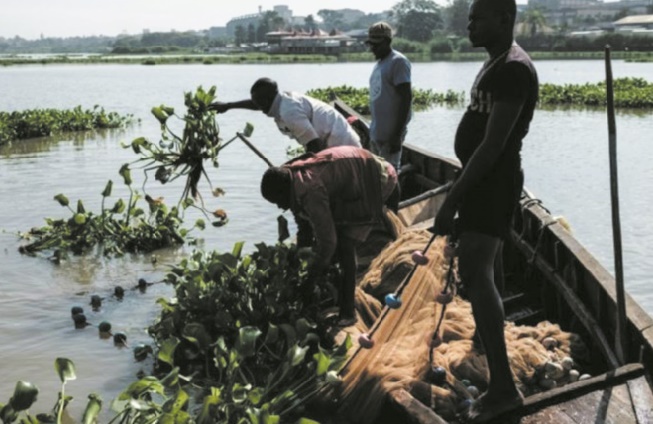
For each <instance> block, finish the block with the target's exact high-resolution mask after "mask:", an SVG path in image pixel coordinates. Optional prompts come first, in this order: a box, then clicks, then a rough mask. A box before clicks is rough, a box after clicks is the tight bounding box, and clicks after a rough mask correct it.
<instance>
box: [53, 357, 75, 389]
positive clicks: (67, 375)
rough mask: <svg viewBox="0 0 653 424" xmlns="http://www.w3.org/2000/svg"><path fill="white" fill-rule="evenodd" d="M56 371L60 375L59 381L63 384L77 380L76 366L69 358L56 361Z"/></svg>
mask: <svg viewBox="0 0 653 424" xmlns="http://www.w3.org/2000/svg"><path fill="white" fill-rule="evenodd" d="M54 369H55V370H56V371H57V374H59V379H60V380H61V382H62V383H65V382H67V381H71V380H76V379H77V375H76V374H75V364H74V363H73V361H71V360H70V359H68V358H57V359H55V360H54Z"/></svg>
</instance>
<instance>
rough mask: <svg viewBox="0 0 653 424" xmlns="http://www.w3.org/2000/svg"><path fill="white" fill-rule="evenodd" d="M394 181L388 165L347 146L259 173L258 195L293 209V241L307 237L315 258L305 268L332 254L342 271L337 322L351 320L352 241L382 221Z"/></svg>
mask: <svg viewBox="0 0 653 424" xmlns="http://www.w3.org/2000/svg"><path fill="white" fill-rule="evenodd" d="M396 184H397V174H396V173H395V170H394V167H393V166H392V165H390V164H389V163H387V162H386V161H384V160H383V159H382V158H380V157H378V156H376V155H374V154H372V153H370V152H369V151H367V150H364V149H361V148H357V147H352V146H337V147H332V148H329V149H325V150H322V151H320V152H319V153H316V154H307V155H304V156H301V157H299V158H296V159H293V160H291V161H290V162H288V163H286V164H284V165H283V166H280V167H271V168H269V169H268V170H267V171H266V172H265V174H264V175H263V179H262V181H261V194H262V195H263V197H264V198H265V199H266V200H268V201H269V202H271V203H274V204H276V205H277V206H279V207H280V208H281V209H284V210H285V209H290V210H291V211H292V212H293V214H294V215H295V218H296V219H297V221H298V234H297V241H298V245H299V246H300V247H302V246H303V245H304V246H306V245H310V244H311V242H312V245H313V250H314V252H315V261H314V263H313V264H312V266H311V269H310V274H311V275H312V276H314V277H319V276H320V275H321V274H322V273H323V272H324V271H325V270H326V269H327V268H328V266H329V264H330V263H331V259H332V258H333V256H334V255H336V257H337V260H338V263H339V264H340V269H341V271H342V287H341V288H340V290H339V291H338V293H339V294H338V304H339V306H340V315H339V319H340V320H339V325H340V326H349V325H353V324H354V323H355V322H356V315H355V311H354V306H355V305H354V292H355V289H356V245H357V244H359V243H360V242H362V241H364V240H365V239H366V238H367V236H368V235H369V233H370V231H371V230H372V227H373V226H374V225H375V224H378V223H379V222H382V214H383V206H384V203H385V202H386V201H387V199H388V198H389V197H390V195H391V194H392V192H393V190H394V188H395V186H396ZM302 223H304V224H308V226H307V225H302ZM306 231H308V233H309V234H306Z"/></svg>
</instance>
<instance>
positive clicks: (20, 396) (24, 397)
mask: <svg viewBox="0 0 653 424" xmlns="http://www.w3.org/2000/svg"><path fill="white" fill-rule="evenodd" d="M38 394H39V389H38V387H36V386H35V385H33V384H32V383H29V382H27V381H19V382H17V383H16V388H15V389H14V395H13V396H12V397H11V399H9V405H11V409H13V410H14V411H16V412H20V411H25V410H28V409H29V408H30V406H32V404H33V403H34V402H36V398H37V396H38Z"/></svg>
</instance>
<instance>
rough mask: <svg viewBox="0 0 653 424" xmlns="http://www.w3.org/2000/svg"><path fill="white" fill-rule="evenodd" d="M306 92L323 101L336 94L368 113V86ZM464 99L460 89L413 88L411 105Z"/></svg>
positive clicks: (417, 107)
mask: <svg viewBox="0 0 653 424" xmlns="http://www.w3.org/2000/svg"><path fill="white" fill-rule="evenodd" d="M306 94H307V95H308V96H311V97H314V98H316V99H320V100H322V101H323V102H330V101H331V100H332V99H333V98H334V96H337V97H339V98H340V99H341V100H343V101H344V102H345V103H347V104H348V105H349V106H350V107H351V108H352V109H354V110H355V111H356V112H358V113H360V114H361V115H369V114H370V104H369V103H370V91H369V89H368V88H356V87H351V86H348V85H340V86H337V87H326V88H316V89H313V90H308V91H307V92H306ZM464 100H465V93H464V92H462V91H461V92H455V91H453V90H447V92H446V93H438V92H435V91H433V90H430V89H429V90H422V89H419V88H413V107H414V108H415V110H423V109H427V108H429V107H431V106H434V105H460V104H462V103H463V102H464Z"/></svg>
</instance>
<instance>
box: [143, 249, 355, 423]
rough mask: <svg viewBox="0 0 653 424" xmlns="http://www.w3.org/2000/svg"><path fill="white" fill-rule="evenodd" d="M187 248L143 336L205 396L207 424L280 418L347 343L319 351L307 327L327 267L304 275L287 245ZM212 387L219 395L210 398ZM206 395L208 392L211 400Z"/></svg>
mask: <svg viewBox="0 0 653 424" xmlns="http://www.w3.org/2000/svg"><path fill="white" fill-rule="evenodd" d="M242 248H243V244H242V243H238V244H236V246H235V247H234V249H233V251H232V252H231V253H219V252H209V253H205V252H195V253H193V254H192V255H191V256H190V257H189V258H187V259H185V260H182V262H181V263H180V264H179V265H178V266H177V267H175V268H173V269H172V271H171V272H170V273H169V274H168V276H167V277H166V281H168V282H169V283H171V284H173V285H174V287H175V297H174V298H173V299H172V300H164V299H160V300H159V301H158V303H160V304H161V305H162V307H163V310H162V312H161V315H160V317H159V319H158V321H157V322H156V323H155V324H154V325H153V326H151V327H150V330H149V331H150V334H151V335H152V336H153V337H154V338H155V340H156V342H157V344H158V352H159V353H158V360H159V365H160V367H161V370H162V371H164V372H167V371H168V370H170V369H172V368H174V367H178V368H179V369H180V373H181V374H183V375H185V376H192V378H193V381H194V382H195V383H196V384H200V386H201V387H202V388H203V389H204V390H205V391H206V392H212V393H213V395H208V396H207V397H206V399H205V407H206V402H208V401H209V400H210V399H213V401H212V404H211V406H210V407H207V408H208V409H209V410H210V416H211V418H212V419H213V420H214V421H212V422H238V420H239V419H241V418H245V417H249V416H251V415H250V414H253V415H254V416H259V417H260V416H262V415H261V414H263V415H265V414H267V415H270V416H281V417H283V418H282V419H281V421H282V422H289V421H287V418H288V416H293V415H295V414H297V413H298V411H301V406H302V405H303V404H304V403H305V402H306V401H307V400H308V399H310V398H311V396H312V395H313V394H315V393H316V392H317V391H318V390H319V389H320V388H321V387H322V386H323V385H324V384H326V382H325V380H326V378H327V374H328V373H330V374H329V375H330V376H332V377H333V375H334V373H335V372H337V370H339V368H340V367H341V366H342V364H343V363H344V360H345V359H346V353H347V350H348V349H349V347H350V346H351V345H350V342H349V341H347V342H346V343H344V344H343V345H341V346H339V347H335V348H327V347H325V346H326V345H328V343H327V338H326V335H325V334H322V331H321V330H320V327H319V326H318V325H317V324H316V322H317V317H318V314H319V312H320V309H321V308H323V307H325V305H326V304H328V303H329V302H330V301H332V299H333V291H334V279H335V275H336V274H335V273H334V272H333V271H334V270H333V269H331V270H330V272H329V273H328V275H327V278H326V279H325V280H324V281H322V282H317V281H309V280H308V276H307V269H308V264H309V261H310V255H308V254H307V253H306V254H305V253H304V251H303V250H301V249H298V248H297V247H296V245H294V244H291V245H286V244H281V243H279V244H277V245H274V246H269V245H266V244H263V243H261V244H258V245H256V251H255V252H253V253H251V254H249V255H243V253H242ZM215 393H218V394H219V396H218V397H215ZM211 396H213V397H211Z"/></svg>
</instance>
